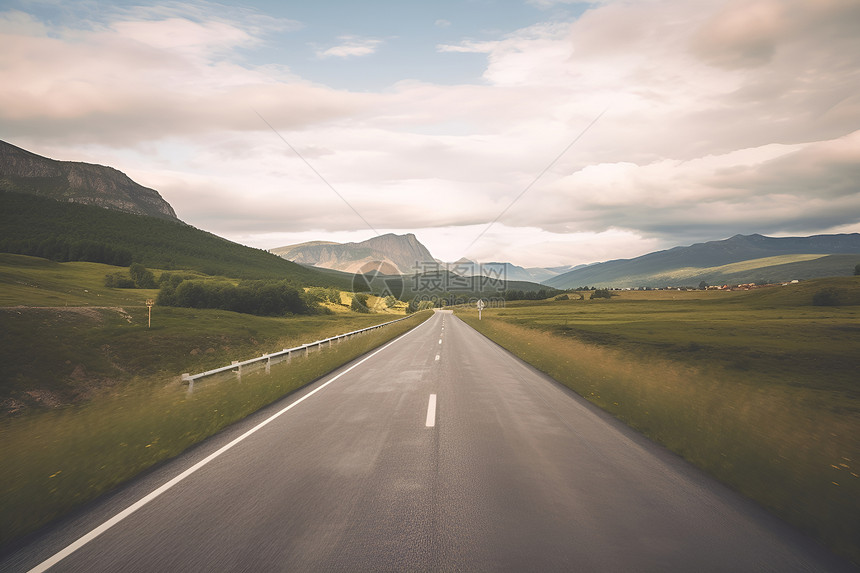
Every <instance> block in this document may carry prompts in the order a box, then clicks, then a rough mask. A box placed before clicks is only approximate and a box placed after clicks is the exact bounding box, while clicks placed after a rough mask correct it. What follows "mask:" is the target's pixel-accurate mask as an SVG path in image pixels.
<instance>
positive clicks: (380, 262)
mask: <svg viewBox="0 0 860 573" xmlns="http://www.w3.org/2000/svg"><path fill="white" fill-rule="evenodd" d="M270 252H272V253H274V254H276V255H278V256H280V257H283V258H285V259H287V260H290V261H293V262H295V263H299V264H302V265H307V266H314V267H323V268H327V269H335V270H338V271H344V272H348V273H365V272H371V271H378V272H381V273H382V274H386V275H396V274H413V273H415V272H416V271H417V270H418V271H430V270H438V267H437V266H436V265H437V263H436V260H435V259H434V258H433V255H431V254H430V251H428V250H427V247H425V246H424V245H422V244H421V243H420V242H419V241H418V239H417V238H416V237H415V235H413V234H412V233H408V234H406V235H395V234H394V233H388V234H386V235H380V236H378V237H373V238H371V239H368V240H366V241H362V242H360V243H331V242H327V241H313V242H310V243H301V244H299V245H290V246H286V247H278V248H275V249H270Z"/></svg>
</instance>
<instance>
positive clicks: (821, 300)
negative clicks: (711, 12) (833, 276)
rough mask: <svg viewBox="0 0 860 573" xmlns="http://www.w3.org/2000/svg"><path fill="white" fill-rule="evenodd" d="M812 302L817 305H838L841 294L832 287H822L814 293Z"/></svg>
mask: <svg viewBox="0 0 860 573" xmlns="http://www.w3.org/2000/svg"><path fill="white" fill-rule="evenodd" d="M812 304H814V305H815V306H838V305H839V294H838V293H837V292H836V290H835V289H832V288H826V289H822V290H820V291H818V292H817V293H815V294H814V295H812Z"/></svg>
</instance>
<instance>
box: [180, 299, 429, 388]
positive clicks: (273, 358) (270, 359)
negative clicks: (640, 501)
mask: <svg viewBox="0 0 860 573" xmlns="http://www.w3.org/2000/svg"><path fill="white" fill-rule="evenodd" d="M407 318H412V316H411V315H410V316H404V317H403V318H398V319H397V320H390V321H388V322H383V323H382V324H377V325H374V326H368V327H367V328H362V329H360V330H354V331H352V332H347V333H346V334H339V335H338V336H332V337H331V338H326V339H324V340H317V341H316V342H310V343H308V344H303V345H301V346H296V347H295V348H284V349H283V350H281V351H278V352H273V353H271V354H263V355H262V356H260V357H258V358H251V359H249V360H243V361H241V362H238V361H236V362H233V363H232V364H230V365H229V366H222V367H220V368H215V369H213V370H207V371H206V372H201V373H199V374H188V373H186V374H183V375H182V383H183V384H188V392H189V393H190V392H193V391H194V382H195V381H196V380H200V379H201V378H206V377H208V376H215V375H218V374H225V373H228V372H230V373H235V374H236V377H237V378H238V379H239V380H241V379H242V373H243V370H244V371H245V372H248V371H254V370H257V369H259V368H263V367H265V369H266V374H268V373H269V370H270V368H271V366H272V364H277V363H280V362H290V361H291V360H292V355H293V353H294V352H299V353H302V352H303V353H304V354H303V356H307V355H308V354H310V352H311V349H313V348H316V349H318V350H321V349H322V347H323V345H324V344H326V343H327V344H328V345H329V347H331V345H332V343H334V342H337V343H339V342H340V341H341V340H344V339H346V338H349V337H351V336H356V335H358V334H364V333H365V332H369V331H371V330H376V329H377V328H382V327H383V326H388V325H389V324H394V323H395V322H400V321H401V320H406V319H407Z"/></svg>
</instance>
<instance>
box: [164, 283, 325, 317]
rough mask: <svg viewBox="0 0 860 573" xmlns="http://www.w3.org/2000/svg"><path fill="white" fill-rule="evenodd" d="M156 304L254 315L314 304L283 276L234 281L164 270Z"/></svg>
mask: <svg viewBox="0 0 860 573" xmlns="http://www.w3.org/2000/svg"><path fill="white" fill-rule="evenodd" d="M159 282H160V284H161V289H160V290H159V292H158V298H157V299H156V304H158V305H160V306H178V307H185V308H212V309H219V310H230V311H233V312H242V313H245V314H255V315H258V316H284V315H285V314H312V313H313V312H315V310H316V305H315V304H314V303H313V302H312V301H310V300H309V299H308V297H306V296H305V295H304V293H303V292H301V291H300V290H299V289H297V288H296V287H294V286H293V285H292V284H291V283H290V282H289V281H285V280H280V281H277V280H249V281H241V282H240V283H239V284H238V285H236V284H233V283H231V282H226V281H216V280H199V279H188V278H186V277H184V276H183V275H181V274H175V275H174V274H171V273H164V274H163V275H162V277H161V280H160V281H159Z"/></svg>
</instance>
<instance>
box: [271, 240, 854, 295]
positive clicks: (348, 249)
mask: <svg viewBox="0 0 860 573" xmlns="http://www.w3.org/2000/svg"><path fill="white" fill-rule="evenodd" d="M271 252H273V253H275V254H277V255H280V256H281V257H284V258H286V259H288V260H291V261H294V262H297V263H300V264H304V265H308V266H315V267H320V268H327V269H335V270H340V271H344V272H351V273H355V272H369V271H378V272H381V273H382V274H386V275H395V274H404V275H411V274H414V273H415V272H416V270H420V271H423V272H432V270H433V269H436V270H443V271H446V272H450V273H455V274H457V275H460V276H465V277H472V276H474V277H480V276H484V277H490V278H493V279H501V280H505V281H523V282H530V283H540V284H543V285H546V286H550V287H553V288H556V289H560V290H565V289H575V288H580V287H585V286H588V287H599V288H635V287H652V288H662V287H668V286H699V284H700V283H702V282H705V283H707V284H710V285H723V284H729V285H732V284H746V283H752V282H755V283H765V282H784V281H790V280H794V279H800V280H804V279H812V278H820V277H829V276H843V275H850V274H852V273H853V271H854V266H855V265H856V264H858V263H860V234H858V233H854V234H844V235H816V236H813V237H780V238H773V237H765V236H763V235H736V236H734V237H732V238H730V239H725V240H721V241H710V242H706V243H698V244H695V245H691V246H686V247H675V248H673V249H669V250H666V251H658V252H655V253H650V254H647V255H644V256H641V257H637V258H634V259H620V260H614V261H607V262H603V263H596V264H592V265H579V266H576V267H570V266H566V267H553V268H540V267H528V268H526V267H521V266H517V265H513V264H511V263H506V262H490V263H478V262H475V261H471V260H468V259H460V260H459V261H456V262H454V263H442V262H441V261H439V260H438V259H436V258H434V257H433V255H432V254H431V253H430V251H429V250H428V249H427V247H425V246H424V245H422V244H421V243H420V242H419V241H418V239H417V238H416V237H415V235H413V234H411V233H410V234H408V235H394V234H388V235H382V236H380V237H374V238H372V239H369V240H367V241H362V242H360V243H331V242H322V241H316V242H312V243H303V244H301V245H292V246H289V247H281V248H278V249H272V251H271Z"/></svg>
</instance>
